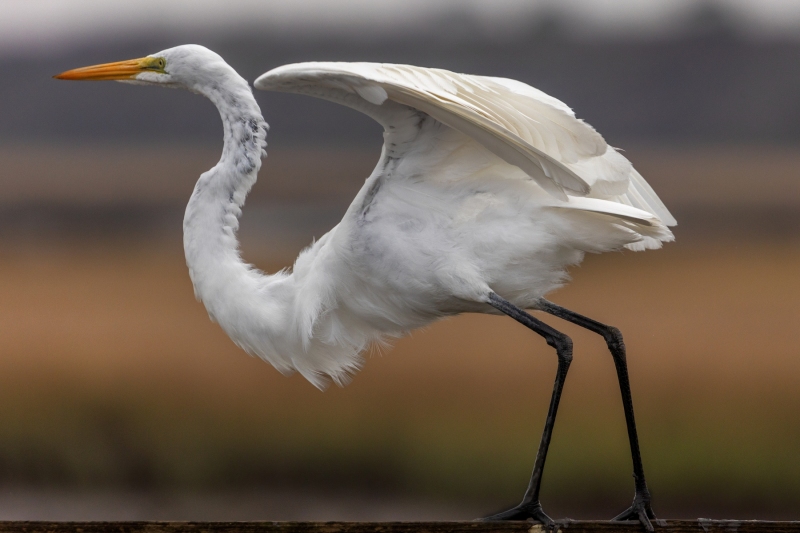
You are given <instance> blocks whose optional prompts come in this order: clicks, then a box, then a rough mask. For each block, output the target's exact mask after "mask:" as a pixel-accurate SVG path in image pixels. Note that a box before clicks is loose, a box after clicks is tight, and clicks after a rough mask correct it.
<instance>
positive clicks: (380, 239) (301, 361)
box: [57, 45, 675, 531]
mask: <svg viewBox="0 0 800 533" xmlns="http://www.w3.org/2000/svg"><path fill="white" fill-rule="evenodd" d="M57 77H58V78H62V79H98V80H99V79H111V80H119V81H126V82H132V83H140V84H155V85H163V86H168V87H184V88H187V89H189V90H191V91H194V92H197V93H200V94H202V95H204V96H206V97H208V98H209V99H211V101H212V102H214V104H215V105H216V106H217V108H218V109H219V112H220V115H221V117H222V123H223V128H224V148H223V153H222V157H221V159H220V161H219V163H218V164H217V165H216V166H215V167H214V168H212V169H211V170H209V171H208V172H205V173H204V174H203V175H202V176H201V177H200V179H199V180H198V182H197V185H196V187H195V190H194V192H193V194H192V197H191V199H190V201H189V204H188V206H187V208H186V215H185V218H184V248H185V252H186V262H187V264H188V266H189V273H190V276H191V278H192V283H193V284H194V289H195V294H196V295H197V297H198V299H200V300H202V302H203V303H204V304H205V306H206V309H207V310H208V313H209V315H210V316H211V318H212V319H213V320H216V321H217V322H218V323H219V324H220V325H221V326H222V328H223V329H224V330H225V331H226V332H227V333H228V335H229V336H230V337H231V339H233V340H234V342H236V343H237V344H238V345H239V346H241V347H242V348H244V349H245V350H246V351H248V352H249V353H251V354H253V355H256V356H258V357H261V358H262V359H264V360H266V361H269V362H270V363H272V364H273V365H274V366H275V367H276V368H277V369H278V370H280V371H281V372H284V373H289V372H293V371H297V372H300V373H301V374H302V375H303V376H305V377H306V378H308V380H309V381H311V382H312V383H313V384H314V385H316V386H318V387H323V386H324V385H325V383H326V381H327V380H329V379H331V380H333V381H335V382H336V383H339V384H342V383H344V382H345V381H346V380H347V379H348V378H349V377H350V375H351V374H352V373H353V372H355V371H356V370H358V368H359V367H360V365H361V363H362V353H363V352H364V350H366V349H367V348H368V346H369V345H370V344H372V343H378V342H382V341H383V340H384V339H387V338H390V337H396V336H399V335H403V334H404V333H406V332H407V331H409V330H412V329H414V328H418V327H420V326H424V325H426V324H429V323H430V322H432V321H434V320H436V319H438V318H441V317H445V316H449V315H455V314H458V313H464V312H478V313H499V312H502V313H505V314H507V315H509V316H511V317H513V318H514V319H516V320H517V321H519V322H521V323H523V324H524V325H526V326H527V327H529V328H530V329H532V330H533V331H535V332H537V333H538V334H539V335H541V336H543V337H544V338H545V339H546V340H547V342H548V344H550V345H551V346H553V347H554V348H555V349H556V352H557V355H558V358H559V367H558V372H557V377H556V383H555V386H554V392H553V397H552V400H551V406H550V412H549V414H548V418H547V423H546V425H545V431H544V433H543V436H542V442H541V444H540V448H539V454H538V455H537V460H536V464H535V467H534V472H533V475H532V476H531V482H530V485H529V487H528V491H527V492H526V494H525V498H524V499H523V502H522V503H521V504H520V505H518V506H517V507H515V508H513V509H511V510H509V511H507V512H504V513H500V514H498V515H495V516H493V517H491V519H502V520H519V519H526V518H534V519H536V520H539V521H542V522H544V523H547V524H552V520H551V519H550V518H549V517H548V516H547V515H546V514H545V513H544V512H543V511H542V508H541V505H540V504H539V487H540V483H541V475H542V471H543V468H544V462H545V457H546V453H547V447H548V445H549V442H550V435H551V434H552V429H553V424H554V421H555V415H556V411H557V408H558V401H559V398H560V395H561V390H562V387H563V383H564V380H565V378H566V373H567V370H568V368H569V364H570V361H571V360H572V344H571V341H570V340H569V338H568V337H566V336H565V335H563V334H561V333H560V332H558V331H557V330H554V329H552V328H550V327H549V326H547V325H546V324H544V323H542V322H540V321H538V320H537V319H535V318H534V317H532V316H530V315H528V314H526V313H525V312H524V311H523V310H522V309H525V308H532V309H540V310H542V311H545V312H547V313H550V314H552V315H554V316H557V317H559V318H563V319H565V320H569V321H571V322H573V323H576V324H578V325H580V326H582V327H584V328H586V329H589V330H591V331H594V332H595V333H598V334H601V335H603V337H604V338H605V340H606V342H607V344H608V347H609V350H610V351H611V354H612V356H613V357H614V361H615V364H616V367H617V374H618V377H619V380H620V388H621V392H622V399H623V406H624V408H625V413H626V422H627V425H628V433H629V438H630V442H631V452H632V457H633V467H634V477H635V479H636V496H635V498H634V503H633V505H632V506H631V507H630V508H629V509H628V510H626V511H625V512H624V513H622V514H621V515H619V516H618V517H617V519H619V520H627V519H630V518H636V519H638V520H640V521H641V522H642V524H644V525H645V527H647V529H649V530H650V531H652V529H653V528H652V524H651V523H650V519H651V518H654V516H655V515H653V512H652V510H651V509H650V495H649V492H648V490H647V486H646V483H645V481H644V471H643V467H642V463H641V456H640V453H639V447H638V439H637V437H636V427H635V422H634V418H633V404H632V400H631V395H630V386H629V382H628V375H627V366H626V363H625V350H624V343H623V341H622V336H621V334H620V333H619V331H618V330H616V329H615V328H613V327H610V326H606V325H604V324H601V323H599V322H596V321H593V320H591V319H588V318H587V317H583V316H581V315H578V314H577V313H574V312H572V311H569V310H567V309H564V308H561V307H559V306H557V305H555V304H552V303H550V302H548V301H547V300H545V299H544V298H543V297H544V295H546V294H547V293H548V292H549V291H551V290H553V289H554V288H556V287H558V286H559V285H560V284H562V283H563V282H564V281H565V279H566V268H567V267H568V266H570V265H574V264H577V263H578V262H580V261H581V259H582V258H583V255H584V253H585V252H606V251H612V250H619V249H622V248H629V249H631V250H644V249H647V248H659V247H660V246H661V243H662V242H666V241H671V240H672V239H673V236H672V233H671V232H670V231H669V229H668V228H667V226H669V225H674V224H675V220H674V219H673V218H672V216H671V215H670V213H669V211H667V209H666V207H664V205H663V204H662V203H661V201H660V200H659V199H658V196H656V194H655V192H653V190H652V189H651V188H650V186H649V185H648V184H647V182H645V181H644V179H643V178H642V177H641V176H640V175H639V173H638V172H636V170H635V169H634V168H633V167H632V166H631V164H630V162H629V161H628V160H627V159H625V157H623V156H622V155H621V154H620V153H619V152H617V151H616V150H615V149H614V148H611V147H609V146H608V145H607V144H606V142H605V140H604V139H603V137H602V136H600V134H599V133H597V132H596V131H595V130H594V129H593V128H592V127H591V126H589V125H588V124H586V123H585V122H583V121H581V120H578V119H577V118H575V115H574V113H573V112H572V110H571V109H570V108H569V107H567V106H566V105H565V104H563V103H562V102H560V101H558V100H556V99H555V98H553V97H551V96H548V95H546V94H544V93H542V92H541V91H538V90H536V89H534V88H532V87H529V86H527V85H525V84H523V83H520V82H517V81H513V80H508V79H502V78H489V77H482V76H468V75H463V74H455V73H452V72H448V71H445V70H439V69H427V68H419V67H410V66H404V65H387V64H370V63H301V64H297V65H287V66H284V67H280V68H277V69H275V70H272V71H270V72H268V73H266V74H264V75H263V76H261V77H259V78H258V80H257V81H256V83H255V85H256V87H257V88H259V89H268V90H277V91H287V92H297V93H303V94H308V95H312V96H317V97H320V98H324V99H327V100H331V101H334V102H338V103H340V104H344V105H347V106H349V107H352V108H354V109H357V110H359V111H362V112H363V113H366V114H367V115H369V116H371V117H373V118H374V119H375V120H377V121H378V122H379V123H381V124H382V125H383V127H384V146H383V151H382V155H381V159H380V161H379V163H378V165H377V167H376V168H375V170H374V171H373V172H372V174H371V175H370V176H369V177H368V178H367V179H366V181H365V183H364V186H363V187H362V188H361V190H360V191H359V193H358V194H357V195H356V198H355V199H354V200H353V203H352V204H351V205H350V207H349V208H348V210H347V213H346V214H345V215H344V218H343V219H342V221H341V222H340V223H339V224H338V225H337V226H336V227H334V228H333V229H332V230H331V231H329V232H328V233H327V234H325V235H324V236H322V237H321V238H320V239H319V240H318V241H317V242H315V243H313V244H312V245H311V246H309V247H308V248H307V249H305V250H304V251H303V252H302V253H301V254H300V256H299V257H298V258H297V261H296V262H295V264H294V267H293V268H292V270H291V271H283V272H278V273H276V274H272V275H267V274H264V273H262V272H260V271H258V270H256V269H255V268H253V267H252V266H250V265H247V264H245V263H244V262H243V261H242V259H241V256H240V254H239V250H238V243H237V240H236V231H237V229H238V225H239V216H240V214H241V208H242V205H243V204H244V201H245V197H246V196H247V193H248V192H249V191H250V188H251V187H252V186H253V184H254V183H255V181H256V175H257V173H258V170H259V168H260V166H261V157H262V155H264V154H265V153H264V147H265V146H266V141H265V137H266V133H267V125H266V123H265V122H264V119H263V118H262V117H261V111H260V109H259V107H258V104H257V103H256V101H255V99H254V98H253V94H252V92H251V90H250V87H249V86H248V84H247V82H246V81H245V80H244V79H242V78H241V77H240V76H239V75H238V74H236V72H235V71H234V70H233V69H232V68H231V67H229V66H228V65H227V64H226V63H225V62H224V61H223V60H222V58H221V57H219V56H218V55H217V54H215V53H213V52H211V51H210V50H208V49H206V48H203V47H201V46H195V45H186V46H179V47H176V48H171V49H169V50H164V51H162V52H159V53H157V54H153V55H152V56H148V57H145V58H141V59H136V60H130V61H123V62H119V63H110V64H106V65H98V66H93V67H85V68H82V69H75V70H72V71H68V72H65V73H63V74H60V75H59V76H57Z"/></svg>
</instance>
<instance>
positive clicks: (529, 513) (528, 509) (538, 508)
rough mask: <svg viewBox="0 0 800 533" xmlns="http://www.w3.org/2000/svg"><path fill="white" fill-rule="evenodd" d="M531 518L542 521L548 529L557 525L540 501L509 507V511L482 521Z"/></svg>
mask: <svg viewBox="0 0 800 533" xmlns="http://www.w3.org/2000/svg"><path fill="white" fill-rule="evenodd" d="M529 519H533V520H536V521H537V522H541V523H542V524H544V526H545V527H546V528H547V529H553V527H554V526H555V522H553V519H552V518H550V517H549V516H547V515H546V514H545V512H544V511H543V510H542V504H540V503H539V502H538V501H535V502H529V503H521V504H519V505H517V506H516V507H514V508H513V509H509V510H508V511H503V512H502V513H497V514H495V515H492V516H487V517H486V518H481V522H500V521H503V520H529Z"/></svg>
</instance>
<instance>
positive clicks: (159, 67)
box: [144, 57, 167, 72]
mask: <svg viewBox="0 0 800 533" xmlns="http://www.w3.org/2000/svg"><path fill="white" fill-rule="evenodd" d="M166 66H167V61H166V59H164V58H163V57H157V58H154V59H152V60H150V61H148V62H147V65H146V66H145V67H144V68H146V69H147V70H155V71H156V72H164V67H166Z"/></svg>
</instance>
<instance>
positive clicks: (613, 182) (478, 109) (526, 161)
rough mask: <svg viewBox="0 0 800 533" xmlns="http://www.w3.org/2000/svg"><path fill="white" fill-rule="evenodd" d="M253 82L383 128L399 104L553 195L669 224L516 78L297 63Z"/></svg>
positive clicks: (600, 144)
mask: <svg viewBox="0 0 800 533" xmlns="http://www.w3.org/2000/svg"><path fill="white" fill-rule="evenodd" d="M255 86H256V88H258V89H265V90H273V91H282V92H294V93H303V94H308V95H311V96H316V97H319V98H323V99H327V100H332V101H335V102H338V103H341V104H344V105H348V106H350V107H353V108H355V109H358V110H360V111H362V112H364V113H366V114H368V115H370V116H372V117H373V118H375V119H376V120H377V121H378V122H380V123H381V124H383V126H384V127H385V128H387V130H389V129H391V128H392V126H393V124H394V123H395V122H397V121H400V120H403V119H407V114H404V113H403V112H402V109H405V106H407V107H410V108H413V109H415V110H418V111H421V112H423V113H425V114H427V115H430V116H431V117H433V118H434V119H436V120H438V121H439V122H442V123H443V124H446V125H447V126H449V127H451V128H453V129H455V130H457V131H460V132H461V133H462V134H464V135H466V136H468V137H470V138H472V139H474V140H475V141H476V142H478V143H480V144H481V145H483V146H484V147H485V148H486V149H488V150H489V151H491V152H492V153H493V154H495V155H496V156H498V157H499V158H500V159H502V160H504V161H506V162H507V163H509V164H512V165H515V166H517V167H519V168H520V169H521V170H522V171H523V172H525V174H527V175H528V176H530V178H531V179H533V180H534V181H535V182H536V183H537V184H538V185H540V186H541V187H542V188H543V189H544V190H546V191H547V192H548V193H550V194H551V195H552V196H554V197H555V198H558V199H560V200H564V201H566V200H568V198H567V195H569V196H573V197H574V196H589V197H594V198H601V199H605V200H611V201H614V202H618V203H622V204H626V205H630V206H633V207H636V208H638V209H642V210H644V211H647V212H649V213H652V214H654V215H656V216H657V217H658V218H660V219H661V221H662V222H664V223H665V224H667V225H674V224H675V220H674V219H673V218H672V216H671V215H670V214H669V211H667V209H666V207H664V204H663V203H661V201H660V200H659V199H658V197H657V196H656V195H655V193H654V192H653V190H652V189H651V188H650V186H649V185H648V184H647V183H646V182H645V181H644V179H643V178H642V177H641V176H640V175H639V174H638V173H637V172H636V171H635V170H634V169H633V166H632V165H631V164H630V162H629V161H628V160H627V159H625V158H624V157H623V156H622V155H620V154H619V153H618V152H617V151H616V150H614V149H613V148H611V147H609V146H608V145H607V144H606V142H605V140H604V139H603V137H602V136H601V135H600V134H599V133H597V132H596V131H595V130H594V128H592V127H591V126H590V125H588V124H586V123H585V122H583V121H582V120H579V119H577V118H576V117H575V114H574V113H573V112H572V110H571V109H570V108H569V107H567V106H566V105H565V104H564V103H562V102H561V101H559V100H557V99H555V98H553V97H551V96H548V95H546V94H545V93H543V92H541V91H539V90H537V89H534V88H533V87H530V86H528V85H526V84H524V83H521V82H518V81H514V80H509V79H504V78H491V77H483V76H470V75H466V74H456V73H453V72H449V71H446V70H441V69H431V68H421V67H413V66H407V65H391V64H378V63H297V64H293V65H285V66H282V67H278V68H276V69H273V70H271V71H269V72H267V73H266V74H263V75H261V76H260V77H259V78H258V79H257V80H256V82H255ZM392 103H395V104H400V106H397V105H394V106H393V105H392Z"/></svg>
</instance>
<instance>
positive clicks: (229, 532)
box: [0, 518, 800, 533]
mask: <svg viewBox="0 0 800 533" xmlns="http://www.w3.org/2000/svg"><path fill="white" fill-rule="evenodd" d="M653 525H654V526H655V529H656V532H663V533H800V521H793V522H766V521H760V520H708V519H703V518H701V519H698V520H655V521H654V523H653ZM557 530H559V531H560V532H561V533H642V532H643V531H644V530H643V528H642V526H641V525H640V524H639V523H638V522H607V521H585V520H559V521H558V522H557ZM0 533H544V528H543V527H542V526H541V525H539V524H533V523H528V522H2V521H0Z"/></svg>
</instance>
